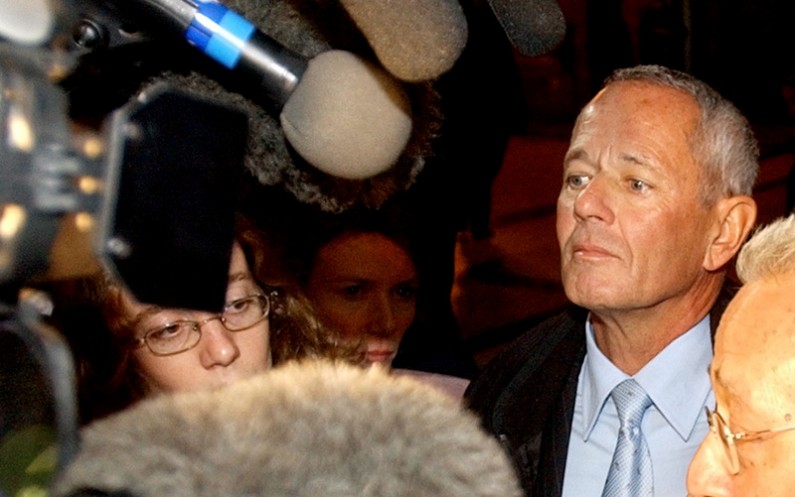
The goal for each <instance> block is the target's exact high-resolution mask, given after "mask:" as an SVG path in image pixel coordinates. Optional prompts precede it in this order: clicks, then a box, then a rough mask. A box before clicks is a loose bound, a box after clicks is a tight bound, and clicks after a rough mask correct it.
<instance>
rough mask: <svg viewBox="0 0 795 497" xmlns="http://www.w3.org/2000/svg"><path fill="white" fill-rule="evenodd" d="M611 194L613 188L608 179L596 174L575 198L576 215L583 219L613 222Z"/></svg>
mask: <svg viewBox="0 0 795 497" xmlns="http://www.w3.org/2000/svg"><path fill="white" fill-rule="evenodd" d="M611 195H612V189H611V186H610V184H609V183H608V180H607V179H604V178H602V177H600V176H594V177H593V178H591V181H590V183H588V185H587V186H586V187H585V188H583V189H582V190H580V191H579V192H578V193H577V196H576V197H575V199H574V217H576V218H577V219H582V220H586V219H601V220H602V221H605V222H607V223H611V222H612V221H613V210H612V208H611V207H610V205H611V204H610V201H611Z"/></svg>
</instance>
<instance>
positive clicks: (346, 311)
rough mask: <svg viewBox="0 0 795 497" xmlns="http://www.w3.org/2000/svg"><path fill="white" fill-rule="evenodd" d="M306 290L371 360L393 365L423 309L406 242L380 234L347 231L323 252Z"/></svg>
mask: <svg viewBox="0 0 795 497" xmlns="http://www.w3.org/2000/svg"><path fill="white" fill-rule="evenodd" d="M306 290H307V295H308V296H309V298H310V299H312V302H313V304H314V305H315V306H316V308H317V311H318V314H319V315H320V318H321V320H322V321H323V322H324V323H325V324H326V325H327V326H329V327H331V328H332V329H334V330H336V331H337V332H338V333H339V334H340V337H341V338H342V340H343V341H344V342H345V343H346V344H348V345H352V346H356V347H358V348H359V349H360V352H361V353H362V357H363V362H364V363H365V364H368V365H369V364H374V363H378V364H381V365H383V366H386V367H390V366H391V364H392V360H393V359H394V358H395V354H396V353H397V350H398V347H399V345H400V341H401V340H402V339H403V335H404V334H405V333H406V330H407V329H408V328H409V326H410V325H411V323H412V322H413V321H414V316H415V314H416V309H417V271H416V268H415V267H414V263H413V262H412V260H411V258H410V257H409V254H408V253H407V252H406V251H405V250H404V249H403V247H401V246H400V245H398V244H397V243H395V242H394V241H392V240H390V239H389V238H388V237H386V236H384V235H381V234H378V233H350V234H345V235H342V236H340V237H338V238H336V239H334V240H332V241H331V242H330V243H328V244H326V245H325V246H323V247H322V248H321V249H320V251H319V252H318V254H317V256H316V258H315V261H314V264H313V268H312V273H311V274H310V277H309V281H308V283H307V289H306Z"/></svg>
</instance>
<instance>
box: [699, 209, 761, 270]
mask: <svg viewBox="0 0 795 497" xmlns="http://www.w3.org/2000/svg"><path fill="white" fill-rule="evenodd" d="M715 209H716V210H717V221H716V222H717V224H716V226H715V228H716V229H715V232H714V236H713V237H712V241H711V243H710V246H709V247H708V249H707V253H706V254H705V255H704V269H706V270H707V271H717V270H719V269H720V268H722V267H723V266H724V265H725V264H727V263H728V262H729V261H730V260H731V258H732V257H734V255H735V254H736V253H737V252H738V251H739V250H740V247H742V245H743V243H744V242H745V239H746V238H747V237H748V234H749V233H750V232H751V229H752V228H753V226H754V223H755V222H756V202H755V201H754V199H753V198H751V197H750V196H748V195H735V196H732V197H728V198H724V199H721V200H719V201H718V204H717V205H716V206H715Z"/></svg>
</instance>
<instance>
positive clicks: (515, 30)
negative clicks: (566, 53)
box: [488, 0, 566, 56]
mask: <svg viewBox="0 0 795 497" xmlns="http://www.w3.org/2000/svg"><path fill="white" fill-rule="evenodd" d="M488 2H489V5H490V6H491V10H492V11H493V12H494V14H495V15H496V16H497V19H498V20H499V21H500V24H501V25H502V28H503V30H505V34H506V35H508V39H509V40H510V41H511V44H512V45H513V46H514V47H515V48H516V49H517V50H519V52H521V53H522V54H523V55H528V56H536V55H541V54H544V53H547V52H549V51H550V50H552V49H553V48H555V47H556V46H557V45H558V44H559V43H560V42H561V41H563V38H564V37H565V36H566V20H565V18H564V17H563V12H561V10H560V6H558V4H557V2H556V1H555V0H488Z"/></svg>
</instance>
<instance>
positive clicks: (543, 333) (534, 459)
mask: <svg viewBox="0 0 795 497" xmlns="http://www.w3.org/2000/svg"><path fill="white" fill-rule="evenodd" d="M563 169H564V174H563V186H562V189H561V191H560V195H559V197H558V206H557V234H558V241H559V244H560V247H561V275H562V282H563V286H564V289H565V291H566V295H567V297H568V298H569V299H570V300H571V301H572V302H573V303H574V304H575V306H574V308H573V309H572V310H569V311H567V312H564V313H562V314H561V315H559V316H556V317H554V318H552V319H550V320H548V321H546V322H544V323H542V324H541V325H539V326H538V327H536V328H534V329H532V330H530V331H528V332H527V333H526V334H525V335H524V336H522V337H520V338H519V339H518V341H517V342H516V343H515V344H513V345H512V346H510V347H509V348H508V350H507V351H506V352H505V353H504V354H502V355H501V356H499V357H497V358H496V359H495V360H494V361H493V362H492V363H491V364H490V365H489V366H487V367H486V369H485V370H484V371H483V373H482V374H481V376H480V377H479V378H478V379H477V380H476V381H475V382H474V383H473V384H472V386H471V387H470V389H469V390H468V393H467V401H468V404H469V406H470V407H471V408H472V409H473V410H474V411H475V412H477V413H478V414H479V415H480V416H481V417H482V421H483V424H484V426H485V427H486V428H487V429H489V430H490V431H492V432H493V433H494V435H495V436H497V437H498V438H499V439H500V440H501V442H502V443H503V445H504V446H505V447H506V449H507V450H508V451H509V453H510V454H511V455H512V457H513V459H514V462H515V464H516V467H517V470H518V472H519V475H520V477H521V479H522V483H523V486H524V488H525V491H526V492H527V494H528V495H531V496H561V495H563V496H566V497H569V496H577V497H588V496H595V497H599V496H611V497H612V496H618V495H657V496H668V495H685V493H686V490H685V475H686V472H687V465H688V463H689V461H690V459H691V458H692V456H693V454H694V453H695V451H696V449H697V447H698V445H699V443H700V442H701V440H702V439H703V437H704V436H705V434H706V433H707V430H708V426H707V423H706V420H705V419H704V415H703V411H704V406H710V407H712V404H713V402H714V396H713V394H712V391H711V389H710V385H709V377H708V375H707V372H706V371H707V367H708V365H709V362H710V360H711V357H712V347H711V336H712V334H711V330H712V329H713V328H714V326H715V325H717V321H718V317H719V315H720V313H721V312H722V309H723V307H724V306H725V304H726V300H727V296H726V295H725V294H724V293H722V292H724V288H725V286H726V284H725V283H726V282H725V279H726V271H727V264H728V263H729V261H730V260H731V259H732V258H733V257H734V255H735V254H736V252H737V251H738V250H739V248H740V246H741V244H742V243H743V241H744V240H745V238H746V237H747V236H748V233H749V232H750V230H751V228H752V226H753V224H754V222H755V219H756V204H755V203H754V201H753V199H752V198H751V197H750V194H751V188H752V186H753V183H754V181H755V178H756V174H757V170H758V149H757V146H756V142H755V140H754V137H753V133H752V132H751V130H750V127H749V125H748V122H747V121H746V119H745V118H744V117H743V116H742V115H741V114H740V113H739V111H737V109H736V108H735V107H734V106H733V105H732V104H731V103H729V102H728V101H726V100H725V99H723V98H722V97H721V96H720V95H718V94H717V93H716V92H715V91H714V90H712V89H711V88H710V87H708V86H707V85H706V84H704V83H703V82H701V81H699V80H697V79H695V78H693V77H692V76H689V75H687V74H684V73H681V72H678V71H673V70H670V69H667V68H664V67H660V66H638V67H634V68H630V69H624V70H619V71H617V72H616V73H614V74H613V75H612V76H611V78H609V79H608V81H607V83H606V84H605V87H604V88H603V89H602V90H601V91H600V92H599V93H598V94H597V95H596V97H594V99H593V100H592V101H591V102H590V103H588V104H587V105H586V106H585V107H584V108H583V110H582V111H581V113H580V115H579V117H578V119H577V122H576V123H575V128H574V132H573V134H572V139H571V144H570V147H569V150H568V152H567V153H566V156H565V159H564V165H563ZM622 384H625V385H626V384H631V388H632V393H630V394H629V396H630V397H637V398H642V399H645V400H646V401H647V402H646V403H645V404H644V405H643V407H642V408H641V409H640V410H639V411H638V412H640V417H639V418H636V419H635V420H634V421H633V420H629V421H628V420H625V419H624V418H625V416H624V415H623V414H622V411H625V410H626V409H624V408H623V401H622V400H621V399H622V397H625V396H624V395H623V394H622V393H620V392H619V390H620V389H616V391H615V392H614V390H613V389H614V388H615V387H617V386H619V385H622ZM625 423H626V424H625ZM620 427H621V428H620ZM622 444H623V445H626V444H630V446H631V447H632V448H630V449H627V448H626V446H623V447H622ZM631 444H638V445H631ZM626 450H628V452H629V454H633V455H632V462H631V464H629V465H627V464H628V463H627V462H626V460H624V461H622V460H621V457H623V456H622V455H621V454H622V453H623V452H624V451H626ZM614 453H615V456H616V459H614ZM633 465H634V466H633ZM638 468H640V469H638ZM635 474H637V475H640V480H641V481H636V480H634V479H632V478H634V476H632V475H635ZM627 476H632V478H630V479H626V480H624V481H623V482H621V478H623V477H627ZM603 489H604V490H603ZM603 492H604V493H603ZM622 492H624V493H622Z"/></svg>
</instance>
